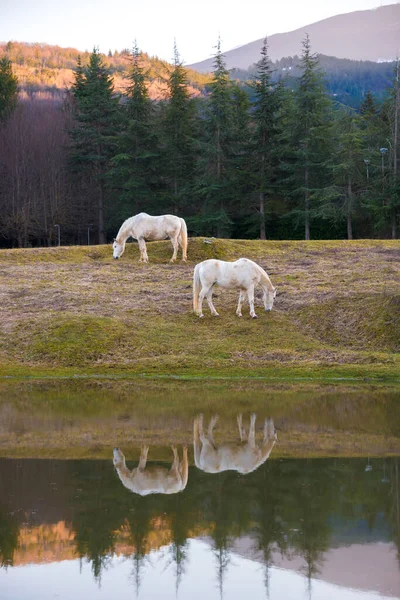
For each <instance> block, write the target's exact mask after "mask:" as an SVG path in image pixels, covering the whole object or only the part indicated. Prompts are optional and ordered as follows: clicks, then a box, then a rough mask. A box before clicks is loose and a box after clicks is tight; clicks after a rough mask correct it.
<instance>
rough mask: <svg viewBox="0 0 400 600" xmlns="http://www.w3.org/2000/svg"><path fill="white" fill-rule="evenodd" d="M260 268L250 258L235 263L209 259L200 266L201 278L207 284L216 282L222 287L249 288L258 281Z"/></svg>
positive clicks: (240, 259)
mask: <svg viewBox="0 0 400 600" xmlns="http://www.w3.org/2000/svg"><path fill="white" fill-rule="evenodd" d="M259 272H260V267H259V266H258V265H257V264H256V263H255V262H253V261H252V260H250V259H248V258H239V259H238V260H235V261H225V260H218V259H215V258H209V259H207V260H204V261H203V262H202V263H200V265H199V273H200V278H201V279H202V280H203V281H204V282H207V283H211V281H214V282H215V283H217V284H218V285H220V286H221V287H228V288H231V287H232V288H239V289H243V288H247V287H248V285H250V284H251V283H252V282H253V283H254V282H255V281H257V280H258V278H259Z"/></svg>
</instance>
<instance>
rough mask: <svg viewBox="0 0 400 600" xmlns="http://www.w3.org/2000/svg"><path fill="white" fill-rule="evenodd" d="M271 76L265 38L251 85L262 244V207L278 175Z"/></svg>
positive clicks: (254, 171) (253, 156)
mask: <svg viewBox="0 0 400 600" xmlns="http://www.w3.org/2000/svg"><path fill="white" fill-rule="evenodd" d="M272 74H273V70H272V65H271V61H270V59H269V57H268V44H267V38H265V39H264V41H263V45H262V48H261V59H260V60H259V62H258V63H257V65H256V74H255V80H254V82H253V84H252V87H253V90H254V95H255V99H254V101H253V109H254V110H253V122H254V128H253V136H252V151H251V159H252V175H253V182H254V186H255V189H256V192H257V194H258V199H259V217H260V239H262V240H265V239H266V223H265V222H266V209H265V204H266V202H267V200H268V198H270V197H271V196H272V194H273V192H274V189H275V177H276V171H277V165H276V160H275V157H276V154H277V152H276V150H277V148H276V146H277V144H278V133H279V127H278V120H277V112H278V110H279V104H280V103H279V100H280V96H279V93H278V92H277V90H276V86H275V85H274V84H273V83H272Z"/></svg>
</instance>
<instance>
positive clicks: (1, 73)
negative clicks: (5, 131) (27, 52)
mask: <svg viewBox="0 0 400 600" xmlns="http://www.w3.org/2000/svg"><path fill="white" fill-rule="evenodd" d="M17 96H18V79H17V77H16V76H15V75H14V74H13V72H12V67H11V61H10V60H9V59H8V58H7V57H6V56H4V57H3V58H1V59H0V121H2V120H5V119H6V118H7V117H8V116H9V114H10V113H11V111H12V110H13V109H14V108H15V106H16V104H17Z"/></svg>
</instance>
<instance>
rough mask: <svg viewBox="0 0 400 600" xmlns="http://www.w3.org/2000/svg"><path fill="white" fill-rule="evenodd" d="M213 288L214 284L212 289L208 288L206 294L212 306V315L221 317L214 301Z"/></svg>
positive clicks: (209, 304)
mask: <svg viewBox="0 0 400 600" xmlns="http://www.w3.org/2000/svg"><path fill="white" fill-rule="evenodd" d="M212 290H213V286H211V287H210V289H209V290H208V292H207V294H206V298H207V302H208V306H209V307H210V310H211V314H212V316H213V317H219V314H218V313H217V311H216V309H215V306H214V304H213V301H212Z"/></svg>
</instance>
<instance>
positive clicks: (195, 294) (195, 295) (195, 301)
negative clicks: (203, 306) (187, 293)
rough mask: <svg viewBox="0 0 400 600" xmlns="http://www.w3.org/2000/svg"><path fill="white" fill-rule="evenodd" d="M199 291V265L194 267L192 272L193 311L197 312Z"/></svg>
mask: <svg viewBox="0 0 400 600" xmlns="http://www.w3.org/2000/svg"><path fill="white" fill-rule="evenodd" d="M200 290H201V282H200V264H198V265H196V266H195V268H194V272H193V310H194V312H195V313H196V314H197V313H198V312H199V295H200Z"/></svg>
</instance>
